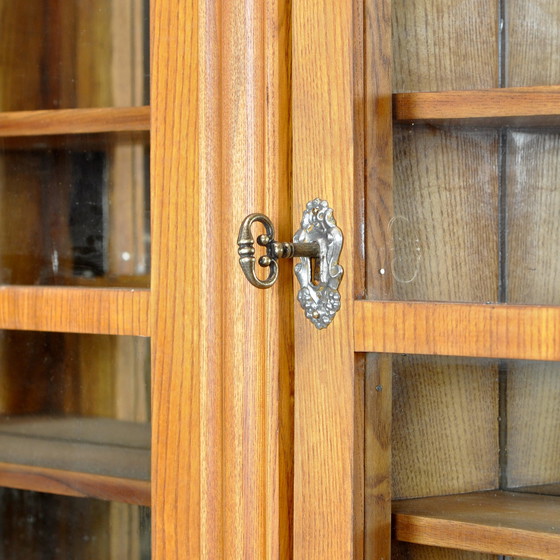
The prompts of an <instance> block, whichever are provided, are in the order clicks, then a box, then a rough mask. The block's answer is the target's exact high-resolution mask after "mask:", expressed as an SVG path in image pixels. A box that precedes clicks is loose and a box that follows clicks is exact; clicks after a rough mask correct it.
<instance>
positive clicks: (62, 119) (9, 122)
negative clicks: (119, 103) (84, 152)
mask: <svg viewBox="0 0 560 560" xmlns="http://www.w3.org/2000/svg"><path fill="white" fill-rule="evenodd" d="M146 130H150V107H148V106H143V107H107V108H99V109H55V110H50V111H15V112H4V113H1V112H0V138H9V137H21V136H45V135H61V134H85V133H100V132H134V131H146Z"/></svg>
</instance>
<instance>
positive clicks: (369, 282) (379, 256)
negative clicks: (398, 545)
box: [356, 0, 393, 560]
mask: <svg viewBox="0 0 560 560" xmlns="http://www.w3.org/2000/svg"><path fill="white" fill-rule="evenodd" d="M391 5H392V2H390V1H387V0H373V1H367V2H365V3H364V16H363V17H364V39H363V41H364V47H363V53H364V55H363V57H364V61H363V72H364V84H365V86H364V93H363V98H364V100H365V118H364V144H365V150H364V155H365V157H364V159H363V161H364V162H365V166H366V167H365V170H364V171H365V172H364V183H365V184H364V187H365V209H366V210H365V226H366V227H365V239H364V240H362V239H361V238H360V236H358V235H357V236H356V241H357V242H365V254H366V271H365V277H366V293H367V297H369V298H372V299H386V298H390V297H391V293H392V276H391V275H390V274H379V271H380V270H381V269H383V268H388V265H387V257H388V255H390V253H391V246H392V240H391V235H390V230H389V229H388V228H387V224H388V223H389V222H390V220H391V217H392V216H393V123H392V95H391V94H392V88H393V83H392V36H391ZM356 167H357V168H358V169H360V168H361V166H360V164H359V163H357V164H356ZM357 254H359V251H357ZM365 364H366V375H365V392H364V395H365V397H364V398H365V404H364V420H363V421H364V475H363V476H364V486H365V488H364V519H365V521H364V523H365V526H364V558H366V559H368V560H369V559H373V560H377V559H379V558H390V555H391V409H392V379H391V376H392V363H391V357H390V356H376V355H373V354H370V355H369V356H367V357H366V360H365Z"/></svg>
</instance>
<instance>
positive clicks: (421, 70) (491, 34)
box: [393, 0, 499, 92]
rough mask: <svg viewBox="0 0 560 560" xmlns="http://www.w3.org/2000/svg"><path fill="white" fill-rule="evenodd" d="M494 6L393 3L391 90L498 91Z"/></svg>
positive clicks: (425, 0) (471, 0)
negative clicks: (494, 88)
mask: <svg viewBox="0 0 560 560" xmlns="http://www.w3.org/2000/svg"><path fill="white" fill-rule="evenodd" d="M498 3H499V2H498V0H490V1H488V0H463V1H462V2H450V1H449V0H422V1H415V2H410V1H409V0H397V1H395V2H393V53H394V73H393V76H394V79H393V84H394V86H393V87H394V91H397V92H405V91H438V90H447V89H479V88H491V87H497V86H498V40H497V34H498V13H499V11H498Z"/></svg>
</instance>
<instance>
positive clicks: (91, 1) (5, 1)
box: [0, 0, 149, 111]
mask: <svg viewBox="0 0 560 560" xmlns="http://www.w3.org/2000/svg"><path fill="white" fill-rule="evenodd" d="M148 6H149V5H148V0H64V1H59V0H56V1H50V2H46V1H45V0H25V1H24V2H14V1H13V0H0V14H2V17H1V18H0V111H29V110H35V109H62V108H64V109H66V108H83V107H109V106H114V107H123V106H126V107H128V106H138V105H147V104H148V91H149V84H148V72H149V55H148V43H149V41H148V14H149V7H148Z"/></svg>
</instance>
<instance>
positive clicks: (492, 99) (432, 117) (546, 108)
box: [393, 86, 560, 126]
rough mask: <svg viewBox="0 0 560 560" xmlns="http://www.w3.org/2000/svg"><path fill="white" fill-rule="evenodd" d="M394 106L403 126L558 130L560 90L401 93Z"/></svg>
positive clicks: (553, 88) (558, 88)
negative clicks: (440, 124)
mask: <svg viewBox="0 0 560 560" xmlns="http://www.w3.org/2000/svg"><path fill="white" fill-rule="evenodd" d="M393 106H394V111H393V112H394V118H395V120H397V121H403V122H443V123H445V122H446V121H450V124H453V123H457V124H461V125H468V124H472V125H479V124H488V125H492V126H494V125H504V126H506V125H507V126H557V125H558V124H560V86H543V87H528V88H499V89H487V90H468V91H438V92H415V93H398V94H395V95H394V98H393Z"/></svg>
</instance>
